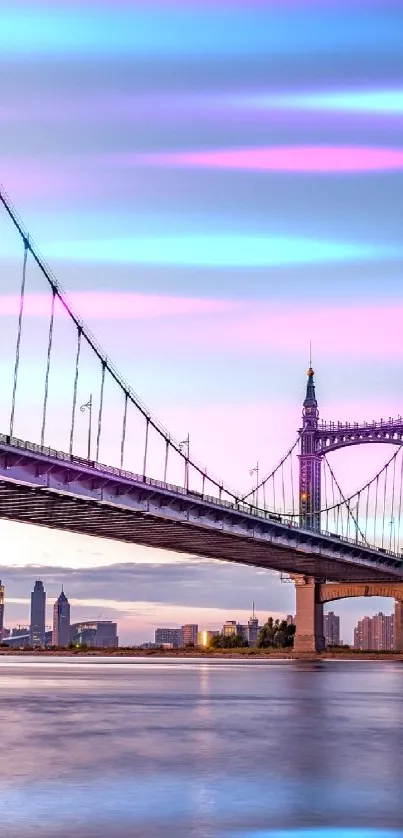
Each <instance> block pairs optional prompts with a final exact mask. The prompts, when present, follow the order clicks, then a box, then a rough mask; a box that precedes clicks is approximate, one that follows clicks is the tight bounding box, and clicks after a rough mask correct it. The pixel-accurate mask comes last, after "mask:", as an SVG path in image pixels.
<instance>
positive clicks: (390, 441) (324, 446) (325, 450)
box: [318, 435, 403, 455]
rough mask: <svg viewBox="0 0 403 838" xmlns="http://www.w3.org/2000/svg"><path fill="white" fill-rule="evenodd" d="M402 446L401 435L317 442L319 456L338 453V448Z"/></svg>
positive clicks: (345, 438)
mask: <svg viewBox="0 0 403 838" xmlns="http://www.w3.org/2000/svg"><path fill="white" fill-rule="evenodd" d="M371 444H372V445H374V444H376V445H383V444H386V445H403V435H402V438H399V437H394V436H385V437H382V438H377V437H371V438H366V437H344V438H342V439H337V441H336V440H335V441H329V440H328V439H321V438H319V440H318V452H319V454H322V455H324V454H329V453H330V452H331V451H338V450H339V449H340V448H350V447H351V446H352V445H371Z"/></svg>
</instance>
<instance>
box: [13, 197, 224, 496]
mask: <svg viewBox="0 0 403 838" xmlns="http://www.w3.org/2000/svg"><path fill="white" fill-rule="evenodd" d="M0 203H1V204H2V205H3V207H4V209H5V210H6V212H7V214H8V215H9V217H10V219H11V221H12V222H13V224H14V226H15V228H16V229H17V230H18V232H19V234H20V236H21V238H22V239H23V241H26V242H27V248H28V250H29V252H30V253H31V255H32V257H33V259H34V261H35V262H36V264H37V266H38V268H39V269H40V271H41V273H42V274H43V276H44V277H45V279H46V280H47V282H48V283H49V285H50V287H51V289H52V293H53V294H55V295H56V296H57V297H58V299H59V300H60V303H61V305H62V307H63V308H64V310H65V311H66V313H67V314H68V315H69V317H70V319H71V320H72V321H73V323H74V324H75V326H76V328H77V329H79V328H81V330H82V336H83V337H84V339H85V340H86V342H87V344H88V345H89V347H90V348H91V349H92V351H93V352H94V354H95V355H96V356H97V358H98V360H99V361H100V362H101V363H102V364H104V365H105V368H106V370H107V371H108V373H109V375H110V376H111V378H112V379H113V380H114V381H115V383H116V384H117V385H118V387H120V389H121V390H122V391H123V392H124V393H127V397H128V400H129V401H130V402H131V403H132V404H133V405H134V406H135V407H136V408H137V409H138V410H139V411H140V413H142V415H143V416H144V418H145V419H146V420H147V421H148V424H149V426H151V427H152V428H153V429H154V430H155V431H156V432H157V433H158V434H159V435H160V436H162V437H163V438H164V439H165V440H168V443H169V445H170V446H171V448H172V449H174V450H175V451H176V453H177V454H178V455H179V456H180V457H182V459H183V460H184V459H185V456H186V455H185V453H184V452H183V451H182V450H181V448H180V443H179V442H178V440H177V439H175V438H174V437H173V436H172V435H171V434H170V433H169V432H168V431H167V430H166V429H165V428H164V427H163V425H162V424H161V423H160V422H159V421H158V419H156V417H155V416H153V415H152V413H151V412H150V411H149V410H148V408H147V407H146V406H145V404H144V403H143V402H142V401H141V399H140V397H139V396H138V395H137V394H136V393H135V392H134V390H133V389H132V388H131V387H130V386H129V384H128V383H127V382H126V381H125V379H124V378H123V376H122V375H121V374H120V372H119V371H118V370H117V368H116V367H115V366H114V364H113V363H112V362H111V360H110V359H109V358H108V356H107V355H106V353H105V352H104V350H103V349H102V347H101V346H100V345H99V344H98V342H97V340H96V339H95V337H94V336H93V335H92V333H91V332H90V330H89V329H88V328H87V326H86V325H85V323H84V321H83V320H82V319H81V318H80V317H79V315H78V314H77V313H76V312H75V311H74V307H73V306H72V305H71V303H70V301H69V299H68V296H67V294H66V293H65V291H64V289H63V288H62V286H61V285H60V283H59V282H58V280H57V279H56V277H55V275H54V274H53V272H52V271H51V269H50V268H49V266H48V265H47V264H46V261H45V259H44V258H43V257H42V255H41V254H40V252H39V249H38V248H37V247H36V246H35V245H34V243H33V240H32V238H28V233H27V231H26V230H25V227H24V224H23V222H22V221H21V219H20V218H19V216H18V213H17V211H16V210H15V209H14V207H13V204H12V201H11V200H10V198H9V197H8V196H7V195H6V192H5V190H4V189H2V188H0ZM188 459H189V458H188ZM189 464H190V465H191V466H192V468H194V469H195V471H197V472H198V473H199V474H200V475H201V476H202V477H203V475H204V476H205V479H207V480H208V482H209V483H210V484H211V485H212V486H215V487H216V488H217V489H218V490H221V492H222V491H224V492H225V494H226V495H228V496H229V497H231V498H233V499H234V501H235V502H236V503H238V502H239V500H240V492H234V491H233V490H231V489H229V488H227V487H224V486H223V483H222V481H221V480H219V479H218V478H216V477H214V476H213V475H212V474H210V473H207V472H206V470H205V469H204V467H203V466H201V465H200V464H199V463H197V462H196V461H195V460H193V459H192V460H189Z"/></svg>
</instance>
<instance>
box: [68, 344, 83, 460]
mask: <svg viewBox="0 0 403 838" xmlns="http://www.w3.org/2000/svg"><path fill="white" fill-rule="evenodd" d="M81 334H82V332H81V329H77V354H76V368H75V371H74V387H73V406H72V409H71V427H70V445H69V454H70V456H71V455H72V453H73V444H74V425H75V421H76V405H77V385H78V370H79V366H80V353H81Z"/></svg>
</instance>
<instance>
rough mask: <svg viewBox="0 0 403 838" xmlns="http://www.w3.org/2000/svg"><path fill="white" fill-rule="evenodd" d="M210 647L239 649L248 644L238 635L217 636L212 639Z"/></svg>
mask: <svg viewBox="0 0 403 838" xmlns="http://www.w3.org/2000/svg"><path fill="white" fill-rule="evenodd" d="M210 645H211V647H212V648H213V649H239V648H242V647H245V646H248V645H249V644H248V641H247V640H243V639H242V637H239V635H238V634H230V635H225V634H217V635H216V636H215V637H213V638H212V640H211V644H210Z"/></svg>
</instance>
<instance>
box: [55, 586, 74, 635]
mask: <svg viewBox="0 0 403 838" xmlns="http://www.w3.org/2000/svg"><path fill="white" fill-rule="evenodd" d="M69 643H70V605H69V601H68V599H67V597H66V594H65V593H64V591H63V588H62V592H61V594H60V596H59V598H58V599H57V600H56V602H55V604H54V606H53V633H52V644H53V646H68V645H69Z"/></svg>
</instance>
